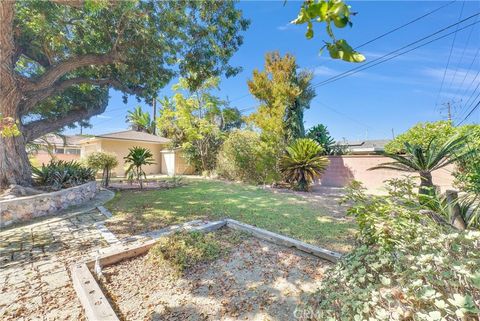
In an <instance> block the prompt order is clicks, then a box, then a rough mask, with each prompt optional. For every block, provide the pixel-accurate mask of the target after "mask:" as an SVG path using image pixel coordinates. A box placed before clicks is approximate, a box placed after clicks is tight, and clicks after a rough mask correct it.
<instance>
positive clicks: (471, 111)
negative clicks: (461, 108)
mask: <svg viewBox="0 0 480 321" xmlns="http://www.w3.org/2000/svg"><path fill="white" fill-rule="evenodd" d="M479 96H480V93H478V95H477V98H478V97H479ZM479 106H480V100H479V101H478V102H477V104H476V105H475V106H473V108H472V110H470V112H469V113H468V114H467V115H466V116H465V118H463V120H462V121H461V122H459V123H458V125H457V126H460V125H461V124H463V122H465V121H466V120H467V119H468V118H469V117H470V116H471V115H472V114H473V112H474V111H475V110H476V109H477V108H478V107H479Z"/></svg>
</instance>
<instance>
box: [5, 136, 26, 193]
mask: <svg viewBox="0 0 480 321" xmlns="http://www.w3.org/2000/svg"><path fill="white" fill-rule="evenodd" d="M31 183H32V172H31V169H30V162H29V160H28V156H27V152H26V151H25V141H24V138H23V135H20V136H16V137H10V138H0V189H4V188H6V187H8V186H9V185H10V184H18V185H22V186H29V185H31Z"/></svg>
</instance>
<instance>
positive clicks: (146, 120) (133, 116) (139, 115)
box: [126, 106, 155, 134]
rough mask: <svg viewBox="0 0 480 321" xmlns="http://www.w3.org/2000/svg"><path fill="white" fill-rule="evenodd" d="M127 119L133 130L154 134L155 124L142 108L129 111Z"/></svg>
mask: <svg viewBox="0 0 480 321" xmlns="http://www.w3.org/2000/svg"><path fill="white" fill-rule="evenodd" d="M126 118H127V119H126V120H127V122H128V123H130V126H131V127H132V129H133V130H136V131H139V132H146V133H149V134H153V132H154V128H155V123H154V122H153V121H152V120H151V118H150V114H149V113H147V112H143V110H142V108H141V107H140V106H137V107H135V109H134V110H133V111H131V110H129V111H128V113H127V117H126Z"/></svg>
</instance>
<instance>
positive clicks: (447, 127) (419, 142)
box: [385, 120, 457, 154]
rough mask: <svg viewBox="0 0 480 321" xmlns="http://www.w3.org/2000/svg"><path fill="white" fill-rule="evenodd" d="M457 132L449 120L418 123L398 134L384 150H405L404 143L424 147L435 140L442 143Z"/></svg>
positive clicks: (393, 152)
mask: <svg viewBox="0 0 480 321" xmlns="http://www.w3.org/2000/svg"><path fill="white" fill-rule="evenodd" d="M455 134H457V130H456V129H455V127H454V126H453V125H452V122H450V121H444V120H442V121H437V122H425V123H418V124H416V125H415V126H413V127H412V128H410V129H409V130H407V131H406V132H404V133H403V134H400V135H398V136H397V137H395V139H393V140H392V141H390V142H389V143H388V144H386V145H385V152H387V153H391V154H396V153H401V152H404V151H405V143H408V144H410V145H416V146H420V147H423V148H426V147H427V146H428V144H429V143H430V142H431V141H432V140H435V141H436V143H437V144H439V145H442V144H443V143H445V142H446V141H448V140H449V139H450V138H452V137H453V136H455Z"/></svg>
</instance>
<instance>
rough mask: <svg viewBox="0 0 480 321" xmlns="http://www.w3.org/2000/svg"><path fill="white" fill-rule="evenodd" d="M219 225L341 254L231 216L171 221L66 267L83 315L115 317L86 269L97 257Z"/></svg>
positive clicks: (125, 253)
mask: <svg viewBox="0 0 480 321" xmlns="http://www.w3.org/2000/svg"><path fill="white" fill-rule="evenodd" d="M223 226H227V227H229V228H232V229H235V230H240V231H244V232H247V233H249V234H252V235H253V236H255V237H258V238H260V239H263V240H266V241H269V242H272V243H275V244H278V245H282V246H286V247H293V248H296V249H298V250H300V251H303V252H306V253H309V254H312V255H315V256H317V257H319V258H322V259H325V260H328V261H330V262H334V263H335V262H337V261H338V260H339V259H340V258H341V257H342V255H341V254H340V253H336V252H333V251H329V250H325V249H322V248H320V247H317V246H313V245H310V244H307V243H305V242H301V241H298V240H295V239H293V238H290V237H286V236H283V235H280V234H276V233H273V232H270V231H267V230H264V229H261V228H258V227H255V226H252V225H248V224H244V223H241V222H239V221H236V220H232V219H225V220H222V221H215V222H208V223H203V222H201V221H192V222H187V223H184V224H180V225H174V226H170V227H169V228H166V229H163V230H159V231H156V232H152V233H149V234H150V235H152V236H153V235H154V237H153V238H152V239H151V240H148V241H141V242H137V243H136V244H135V243H131V244H127V245H114V246H111V247H108V248H106V249H103V250H100V252H101V253H102V254H100V255H99V256H97V257H96V258H93V257H90V258H89V259H87V260H86V261H83V262H79V263H75V264H73V265H72V266H71V268H70V271H71V274H72V275H71V276H72V281H73V287H74V289H75V291H76V292H77V296H78V298H79V299H80V303H81V304H82V307H83V309H84V310H85V315H86V317H87V319H88V320H90V321H119V318H118V316H117V315H116V313H115V311H114V310H113V308H112V306H111V305H110V303H109V301H108V299H107V297H106V296H105V294H104V293H103V291H102V289H101V288H100V286H99V284H98V283H97V280H96V279H95V277H94V276H93V274H92V272H90V269H93V268H94V266H95V261H96V260H97V259H98V261H99V263H100V266H102V267H104V266H108V265H112V264H115V263H118V262H120V261H123V260H126V259H129V258H132V257H136V256H139V255H141V254H144V253H146V252H147V251H148V250H149V249H150V248H151V247H152V246H153V245H155V243H156V242H157V241H158V239H159V238H161V237H165V236H167V235H170V234H173V233H175V232H177V231H180V230H186V231H200V232H212V231H215V230H218V229H219V228H221V227H223Z"/></svg>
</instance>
